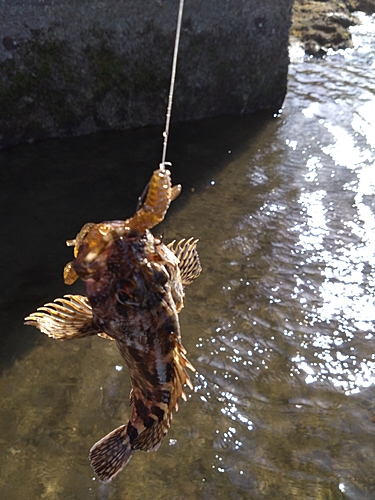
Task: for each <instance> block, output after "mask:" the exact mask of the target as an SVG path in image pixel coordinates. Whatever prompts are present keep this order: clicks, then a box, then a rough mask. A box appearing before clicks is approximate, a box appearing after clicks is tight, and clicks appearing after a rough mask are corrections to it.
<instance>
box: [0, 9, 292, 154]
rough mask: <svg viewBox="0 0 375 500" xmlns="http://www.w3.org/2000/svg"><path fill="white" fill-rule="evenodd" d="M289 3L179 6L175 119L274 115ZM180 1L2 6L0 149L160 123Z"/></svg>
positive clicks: (281, 86) (283, 71) (282, 82)
mask: <svg viewBox="0 0 375 500" xmlns="http://www.w3.org/2000/svg"><path fill="white" fill-rule="evenodd" d="M292 3H293V0H278V1H277V2H275V1H274V0H236V1H235V2H233V1H230V0H206V1H204V2H202V0H186V2H185V11H184V18H183V29H182V38H181V45H180V55H179V62H178V71H177V85H176V98H175V104H174V108H173V119H175V120H185V119H198V118H202V117H207V116H214V115H219V114H226V113H236V114H237V113H251V112H253V111H258V110H263V109H269V110H271V111H277V110H278V109H279V108H280V106H281V105H282V102H283V98H284V95H285V91H286V78H287V66H288V34H289V27H290V20H291V7H292ZM177 9H178V0H105V1H104V0H0V30H1V31H0V134H1V138H0V146H4V145H7V144H13V143H17V142H20V141H25V140H32V139H34V138H43V137H50V136H63V135H70V134H71V135H77V134H86V133H89V132H92V131H95V130H99V129H113V128H116V129H122V128H129V127H134V126H142V125H145V124H155V123H162V122H163V121H164V116H165V109H166V100H167V93H168V88H169V77H170V68H171V60H172V51H173V43H174V33H175V26H176V19H177Z"/></svg>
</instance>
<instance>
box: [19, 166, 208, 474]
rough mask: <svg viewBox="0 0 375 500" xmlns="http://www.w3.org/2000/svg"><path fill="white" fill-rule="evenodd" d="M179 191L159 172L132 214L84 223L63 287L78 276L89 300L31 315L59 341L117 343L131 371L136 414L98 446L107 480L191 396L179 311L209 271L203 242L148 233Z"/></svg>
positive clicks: (72, 298) (147, 446) (155, 439)
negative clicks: (187, 290) (189, 289)
mask: <svg viewBox="0 0 375 500" xmlns="http://www.w3.org/2000/svg"><path fill="white" fill-rule="evenodd" d="M180 190H181V187H180V186H174V187H172V186H171V175H170V172H169V170H166V169H165V168H164V167H163V166H160V168H159V169H158V170H156V171H155V172H154V173H153V175H152V177H151V181H150V184H149V188H148V192H147V196H146V200H145V202H144V204H143V205H142V206H141V207H140V208H139V209H138V210H137V212H136V213H135V215H134V216H133V217H131V218H130V219H127V220H125V221H111V222H103V223H100V224H94V223H89V224H86V225H85V226H84V227H83V228H82V229H81V231H80V232H79V233H78V235H77V237H76V239H75V240H69V241H67V244H68V245H70V246H74V260H73V261H72V262H70V263H69V264H67V265H66V266H65V269H64V281H65V283H67V284H71V283H74V281H75V280H76V279H77V278H78V277H80V278H81V279H82V280H84V281H85V282H86V297H83V296H80V295H66V296H65V297H64V298H59V299H56V300H55V301H54V302H52V303H48V304H46V305H44V306H43V307H40V308H39V309H38V310H37V312H35V313H33V314H31V315H30V316H28V317H27V318H25V323H26V324H28V325H33V326H36V327H37V328H39V329H40V330H41V331H42V332H43V333H45V334H47V335H48V336H50V337H53V338H56V339H60V340H65V339H73V338H79V337H87V336H90V335H99V336H101V337H104V338H108V339H112V340H116V342H117V346H118V348H119V349H120V352H121V355H122V356H123V358H124V360H125V362H126V365H127V366H128V369H129V373H130V378H131V385H132V390H131V394H130V404H131V405H132V406H133V408H132V414H131V417H130V420H129V422H128V424H126V425H122V426H120V427H118V428H117V429H115V430H113V431H112V432H110V433H109V434H108V435H107V436H105V437H104V438H103V439H101V440H100V441H98V442H97V443H96V444H95V445H94V446H93V447H92V448H91V450H90V460H91V465H92V467H93V469H94V471H95V472H96V474H97V475H98V476H99V478H100V479H101V480H102V481H103V482H108V481H110V480H111V479H113V477H115V476H116V475H117V474H118V473H119V472H120V471H121V470H122V469H123V468H124V467H125V465H126V464H127V463H128V461H129V460H130V458H131V456H132V455H133V453H134V451H136V450H142V451H152V450H157V449H158V447H159V446H160V444H161V441H162V439H163V437H164V436H165V434H166V433H167V432H168V428H169V426H170V422H171V419H172V412H173V410H174V409H176V410H177V409H178V399H179V398H180V397H182V398H183V399H184V400H186V395H185V392H184V390H183V386H184V385H188V386H189V387H190V388H192V384H191V382H190V379H189V377H188V375H187V373H186V368H189V369H191V370H193V371H194V368H193V366H192V365H191V364H190V363H189V361H188V360H187V358H186V351H185V349H184V347H183V346H182V344H181V336H180V325H179V318H178V313H179V312H180V311H181V309H182V307H183V299H184V287H185V286H186V285H188V284H190V283H191V282H192V281H193V280H194V279H195V278H197V277H198V276H199V274H200V273H201V265H200V262H199V257H198V253H197V251H196V244H197V241H198V240H194V239H193V238H190V239H188V240H184V239H183V240H181V241H179V242H178V243H176V242H175V241H174V242H172V243H170V244H169V245H165V244H163V243H162V242H161V240H160V239H157V238H155V237H154V236H153V235H152V234H151V232H150V231H149V230H150V229H151V228H152V227H154V226H155V225H156V224H158V223H159V222H161V221H162V220H163V219H164V217H165V214H166V212H167V210H168V207H169V204H170V202H171V201H172V200H173V199H174V198H176V196H178V194H179V193H180Z"/></svg>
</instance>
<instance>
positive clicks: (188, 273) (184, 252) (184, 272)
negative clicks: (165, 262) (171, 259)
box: [167, 238, 202, 286]
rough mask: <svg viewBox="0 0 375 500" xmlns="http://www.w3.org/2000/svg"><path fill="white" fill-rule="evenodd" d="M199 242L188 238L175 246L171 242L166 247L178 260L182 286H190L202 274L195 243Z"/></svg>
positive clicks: (173, 242)
mask: <svg viewBox="0 0 375 500" xmlns="http://www.w3.org/2000/svg"><path fill="white" fill-rule="evenodd" d="M198 241H199V240H195V239H194V238H189V239H188V240H185V238H184V239H182V240H180V241H179V242H178V243H177V244H176V241H172V242H171V243H169V245H167V247H168V248H169V249H170V250H171V251H172V252H173V253H174V254H175V256H176V257H177V258H178V260H179V264H178V267H179V268H180V273H181V280H182V284H183V285H184V286H187V285H190V283H192V282H193V281H194V280H195V279H196V278H198V276H199V275H200V274H201V272H202V265H201V263H200V260H199V255H198V252H197V248H196V247H197V243H198Z"/></svg>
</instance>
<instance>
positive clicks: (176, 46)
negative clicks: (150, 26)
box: [160, 0, 184, 170]
mask: <svg viewBox="0 0 375 500" xmlns="http://www.w3.org/2000/svg"><path fill="white" fill-rule="evenodd" d="M183 10H184V0H180V5H179V9H178V17H177V27H176V37H175V42H174V51H173V61H172V71H171V83H170V87H169V96H168V106H167V114H166V119H165V129H164V132H163V138H164V140H163V152H162V156H161V163H160V169H162V170H164V169H165V163H166V162H165V160H166V156H167V146H168V137H169V128H170V123H171V115H172V104H173V94H174V85H175V80H176V68H177V58H178V49H179V44H180V34H181V23H182V14H183Z"/></svg>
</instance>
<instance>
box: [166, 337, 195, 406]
mask: <svg viewBox="0 0 375 500" xmlns="http://www.w3.org/2000/svg"><path fill="white" fill-rule="evenodd" d="M173 365H174V366H173V368H174V379H173V390H172V392H171V400H170V402H169V407H170V409H171V410H173V409H175V410H176V411H177V410H178V399H179V398H182V399H183V400H184V401H187V397H186V394H185V391H184V385H187V386H188V387H189V389H191V390H193V389H194V388H193V384H192V383H191V380H190V378H189V375H188V374H187V372H186V369H187V368H188V369H189V370H191V371H193V372H195V368H194V366H193V365H192V364H191V363H190V361H189V360H188V359H187V357H186V349H185V348H184V347H183V346H182V345H181V344H180V342H179V340H178V339H177V338H176V339H175V342H174V348H173Z"/></svg>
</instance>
